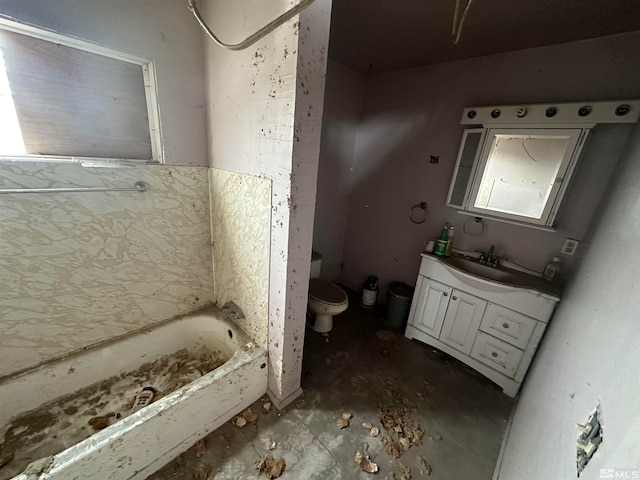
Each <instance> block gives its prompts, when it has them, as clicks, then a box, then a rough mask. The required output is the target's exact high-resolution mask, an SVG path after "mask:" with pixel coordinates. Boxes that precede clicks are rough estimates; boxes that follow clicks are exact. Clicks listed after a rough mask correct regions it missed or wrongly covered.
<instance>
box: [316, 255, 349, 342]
mask: <svg viewBox="0 0 640 480" xmlns="http://www.w3.org/2000/svg"><path fill="white" fill-rule="evenodd" d="M321 268H322V255H320V254H319V253H318V252H312V254H311V272H310V275H309V276H310V280H309V303H308V304H307V309H308V311H309V312H310V313H311V315H312V316H315V321H313V320H312V321H311V323H310V325H311V328H313V329H314V330H315V331H316V332H319V333H326V332H330V331H331V329H332V328H333V316H334V315H338V314H340V313H342V312H344V311H345V310H346V309H347V307H348V306H349V298H348V297H347V294H346V292H345V291H344V290H342V289H341V288H340V287H339V286H337V285H336V284H335V283H331V282H327V281H325V280H321V279H320V278H318V277H319V276H320V269H321Z"/></svg>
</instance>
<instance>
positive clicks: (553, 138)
mask: <svg viewBox="0 0 640 480" xmlns="http://www.w3.org/2000/svg"><path fill="white" fill-rule="evenodd" d="M588 132H589V130H588V129H581V128H541V129H532V128H483V129H471V130H466V131H465V132H464V135H463V139H462V144H461V146H460V153H459V155H458V163H457V168H456V172H455V173H454V177H453V180H452V183H451V189H450V192H449V199H448V202H447V204H448V205H450V206H454V207H458V208H460V209H462V210H464V211H467V212H470V213H474V214H477V216H478V217H484V216H492V217H500V218H504V219H508V220H513V221H520V222H526V223H531V224H534V225H541V226H551V225H553V221H554V218H555V214H556V212H557V210H558V207H559V205H560V201H561V200H562V196H563V194H564V192H565V190H566V187H567V185H568V184H569V180H570V178H571V174H572V172H573V169H574V167H575V163H576V159H577V157H578V155H579V153H580V150H581V148H582V145H583V144H584V141H585V139H586V137H587V134H588Z"/></svg>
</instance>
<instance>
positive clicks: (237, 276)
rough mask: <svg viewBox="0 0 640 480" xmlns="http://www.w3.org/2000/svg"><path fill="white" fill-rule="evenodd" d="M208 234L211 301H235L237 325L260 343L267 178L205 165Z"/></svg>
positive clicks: (265, 294)
mask: <svg viewBox="0 0 640 480" xmlns="http://www.w3.org/2000/svg"><path fill="white" fill-rule="evenodd" d="M209 171H210V175H209V179H210V182H209V184H210V195H211V225H212V229H211V240H212V247H211V248H212V252H213V259H214V262H213V274H214V281H215V285H216V289H215V292H216V303H218V304H219V305H224V304H225V303H227V302H234V303H235V304H236V305H238V306H239V307H240V308H241V309H242V311H243V313H244V316H245V318H242V319H239V320H238V323H239V324H240V326H241V327H242V328H243V329H244V330H245V331H246V332H248V333H249V334H250V335H251V336H252V337H253V339H254V340H255V341H256V342H257V343H258V344H259V345H260V346H262V347H263V348H265V349H266V347H267V339H268V336H269V332H268V324H267V318H268V315H269V310H268V303H269V249H268V248H265V246H266V245H268V244H269V234H270V228H271V181H270V180H269V179H266V178H259V177H253V176H251V175H246V174H240V173H233V172H227V171H225V170H220V169H217V168H211V169H210V170H209Z"/></svg>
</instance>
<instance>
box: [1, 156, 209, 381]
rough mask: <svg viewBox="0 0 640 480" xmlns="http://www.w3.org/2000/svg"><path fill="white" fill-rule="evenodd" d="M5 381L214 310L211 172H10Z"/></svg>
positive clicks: (6, 177) (4, 216) (4, 255)
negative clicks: (73, 189)
mask: <svg viewBox="0 0 640 480" xmlns="http://www.w3.org/2000/svg"><path fill="white" fill-rule="evenodd" d="M138 180H142V181H144V182H146V183H147V184H148V186H149V190H148V191H147V192H145V193H140V192H109V193H93V192H92V193H55V194H52V193H46V194H43V193H36V194H33V193H32V194H4V195H0V339H1V340H0V345H1V348H0V376H3V375H6V374H9V373H12V372H16V371H19V370H22V369H25V368H27V367H29V366H33V365H36V364H38V363H40V362H42V361H45V360H49V359H52V358H55V357H58V356H62V355H64V354H67V353H70V352H73V351H75V350H78V349H81V348H83V347H86V346H88V345H92V344H95V343H98V342H101V341H104V340H107V339H110V338H112V337H116V336H119V335H123V334H126V333H128V332H130V331H132V330H135V329H138V328H140V327H143V326H148V325H151V324H153V323H156V322H159V321H161V320H164V319H168V318H171V317H174V316H176V315H181V314H185V313H188V312H190V311H193V310H196V309H198V308H200V307H203V306H205V305H207V304H210V303H213V301H214V290H213V276H212V269H211V262H212V259H211V247H210V243H211V231H210V215H209V188H208V169H207V168H199V167H168V166H140V167H135V168H126V167H117V168H87V167H80V166H78V165H74V164H46V163H35V162H34V163H31V162H28V163H27V162H7V163H2V164H0V188H20V187H31V188H37V187H65V186H82V187H84V186H115V187H121V186H133V184H134V183H135V182H136V181H138Z"/></svg>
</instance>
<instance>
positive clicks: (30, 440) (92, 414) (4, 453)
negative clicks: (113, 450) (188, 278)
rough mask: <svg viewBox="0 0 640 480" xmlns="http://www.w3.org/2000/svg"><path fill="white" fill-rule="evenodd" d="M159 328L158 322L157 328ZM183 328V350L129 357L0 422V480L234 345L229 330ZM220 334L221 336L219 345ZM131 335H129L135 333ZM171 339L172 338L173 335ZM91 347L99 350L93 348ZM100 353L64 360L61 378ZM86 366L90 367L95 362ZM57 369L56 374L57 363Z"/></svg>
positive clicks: (189, 378) (209, 366)
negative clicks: (119, 365) (145, 392)
mask: <svg viewBox="0 0 640 480" xmlns="http://www.w3.org/2000/svg"><path fill="white" fill-rule="evenodd" d="M234 314H235V313H234V312H231V313H229V312H227V314H226V315H225V316H226V317H227V318H228V317H229V315H234ZM175 321H179V320H174V322H175ZM168 323H170V322H168ZM213 323H215V322H213ZM190 326H192V325H190ZM162 327H163V326H160V329H162ZM185 328H186V329H187V330H188V333H186V337H187V340H185V338H181V339H179V340H178V341H179V342H180V343H179V344H180V346H182V347H183V348H179V349H177V350H175V351H173V352H172V353H169V354H164V355H161V356H158V352H154V353H140V354H139V355H137V356H136V355H132V356H131V357H132V358H138V363H137V365H139V366H138V368H134V369H126V370H125V371H121V372H119V373H118V374H116V375H111V376H109V377H108V378H103V379H101V380H100V381H97V382H95V383H93V384H91V385H88V386H86V387H83V388H80V389H77V390H75V391H73V392H72V393H67V394H64V390H61V392H60V393H63V395H62V396H59V397H58V398H55V399H53V400H49V401H46V402H45V403H43V404H41V405H40V406H38V407H37V408H34V409H30V410H28V411H26V412H24V413H21V414H19V415H17V416H13V417H12V418H11V419H9V421H8V422H5V424H4V425H1V426H0V435H3V438H2V443H1V444H0V480H7V479H10V478H12V477H13V476H15V475H18V474H19V473H21V472H22V471H23V470H24V469H25V468H26V467H27V465H28V464H29V463H31V462H33V461H34V460H37V459H39V458H42V457H46V456H50V455H55V454H57V453H59V452H61V451H63V450H65V449H67V448H69V447H71V446H72V445H75V444H77V443H79V442H81V441H82V440H84V439H86V438H88V437H90V436H91V435H92V434H94V433H95V432H97V431H99V430H102V429H104V428H106V427H108V426H110V425H113V424H115V423H116V422H118V421H119V420H121V419H123V418H126V417H127V416H128V415H130V413H131V408H132V406H133V404H134V401H135V399H136V396H137V395H138V394H139V393H140V391H141V390H142V388H144V387H147V386H149V387H153V388H154V390H155V394H154V399H153V400H154V402H155V401H157V400H159V399H161V398H162V397H164V396H166V395H168V394H170V393H171V392H173V391H175V390H177V389H180V388H181V387H183V386H185V385H187V384H189V383H191V382H193V381H194V380H197V379H198V378H200V377H202V376H203V375H206V374H208V373H210V372H212V371H214V370H215V369H217V368H218V367H220V366H221V365H223V364H224V363H225V362H226V361H228V360H229V359H230V358H231V356H232V355H233V353H234V350H235V347H237V344H235V343H236V342H234V341H233V340H236V339H234V338H233V334H232V332H231V331H230V330H225V331H222V332H216V336H217V339H215V338H214V337H213V336H211V335H210V333H211V332H204V330H206V328H205V329H202V328H200V331H198V328H195V329H194V328H187V326H186V325H185V326H184V327H183V328H182V329H181V331H182V332H184V331H185V330H184V329H185ZM218 329H219V328H218ZM152 331H153V329H145V330H143V331H141V332H138V333H137V335H139V336H140V337H141V338H142V341H145V337H148V336H149V335H148V334H149V332H152ZM203 333H204V335H203ZM220 333H222V334H223V336H224V337H225V338H223V342H221V343H220ZM133 337H134V338H135V335H134V336H133ZM165 337H171V335H165ZM152 338H153V337H152ZM127 340H129V341H131V339H127ZM146 340H148V339H146ZM166 340H168V339H166ZM134 341H135V340H134ZM172 341H173V342H176V339H175V338H174V339H173V340H172ZM185 342H186V343H185ZM154 343H155V342H154ZM157 343H159V344H160V345H159V347H160V350H161V352H162V350H164V351H166V349H167V348H169V345H163V343H165V342H164V341H163V339H159V340H158V342H157ZM215 343H218V344H217V345H215V346H216V347H219V348H217V349H216V348H212V347H213V345H212V344H215ZM169 344H170V343H169ZM234 344H235V345H234ZM131 347H132V346H130V348H131ZM144 349H145V347H142V348H141V352H142V351H143V350H144ZM96 350H97V351H98V352H99V347H97V348H96ZM114 350H115V351H116V355H117V354H118V351H119V350H121V347H120V346H119V345H117V344H116V346H115V348H114ZM154 355H155V358H154V359H153V361H147V362H145V363H141V361H140V359H141V358H153V356H154ZM103 356H104V353H102V354H100V353H97V354H96V353H94V355H93V356H92V355H91V352H83V354H81V355H80V358H77V359H75V360H74V359H73V358H71V359H66V360H65V363H66V364H67V365H65V368H67V367H68V368H67V370H66V373H67V377H68V376H72V375H73V374H74V373H76V369H84V368H87V367H89V366H86V365H83V363H86V362H91V363H95V362H96V361H99V360H100V357H103ZM106 362H107V363H106V364H105V365H104V366H103V368H100V366H98V368H99V370H103V371H104V372H106V373H105V374H106V375H109V374H110V373H111V372H110V371H109V370H110V368H109V367H110V365H109V363H110V362H109V359H108V358H107V359H106ZM120 363H122V360H121V359H120ZM125 363H131V362H125ZM91 367H92V368H95V367H96V365H91ZM47 368H48V365H44V366H42V367H39V369H40V370H43V369H47ZM57 370H58V373H59V370H60V367H59V366H58V369H57ZM28 374H29V373H28V372H27V375H28ZM45 376H46V377H48V378H49V379H51V378H52V377H54V378H55V377H56V374H55V373H48V374H45ZM36 378H37V377H36ZM53 383H55V381H54V382H53ZM1 388H2V385H0V389H1ZM29 390H30V394H31V395H35V396H37V395H38V394H39V391H38V385H33V386H32V387H31V388H30V389H29ZM67 391H68V390H67ZM3 407H4V406H3Z"/></svg>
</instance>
